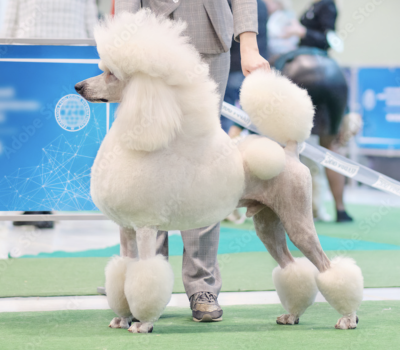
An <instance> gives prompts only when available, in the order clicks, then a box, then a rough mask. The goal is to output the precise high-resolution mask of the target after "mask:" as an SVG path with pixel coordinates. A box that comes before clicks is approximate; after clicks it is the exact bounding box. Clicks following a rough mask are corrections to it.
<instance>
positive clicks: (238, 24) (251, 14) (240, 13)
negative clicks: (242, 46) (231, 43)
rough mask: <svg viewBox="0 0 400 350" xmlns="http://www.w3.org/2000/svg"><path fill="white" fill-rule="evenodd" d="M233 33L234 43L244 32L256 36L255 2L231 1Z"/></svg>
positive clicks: (245, 0) (252, 0) (244, 0)
mask: <svg viewBox="0 0 400 350" xmlns="http://www.w3.org/2000/svg"><path fill="white" fill-rule="evenodd" d="M232 13H233V33H234V38H235V40H236V41H239V35H240V34H242V33H244V32H254V33H257V34H258V15H257V0H232Z"/></svg>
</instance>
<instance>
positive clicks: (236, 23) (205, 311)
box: [115, 0, 270, 322]
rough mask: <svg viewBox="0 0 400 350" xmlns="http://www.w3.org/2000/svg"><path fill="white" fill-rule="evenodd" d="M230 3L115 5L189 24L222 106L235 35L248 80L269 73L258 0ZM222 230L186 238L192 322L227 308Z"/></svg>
mask: <svg viewBox="0 0 400 350" xmlns="http://www.w3.org/2000/svg"><path fill="white" fill-rule="evenodd" d="M231 2H232V11H231V9H230V7H229V4H228V1H227V0H116V2H115V12H116V14H118V13H121V12H123V11H129V12H136V11H138V10H139V9H140V8H141V7H147V8H150V9H151V10H152V11H153V12H154V13H156V14H159V15H164V16H167V17H169V18H171V19H174V20H178V19H180V20H183V21H185V22H186V23H187V29H186V32H185V34H186V35H187V36H188V37H189V38H190V39H191V42H192V44H193V45H194V46H195V47H196V49H197V50H198V51H199V52H200V54H201V56H202V58H203V60H204V61H205V62H206V63H208V65H209V66H210V75H211V77H212V78H213V79H214V81H215V82H216V83H217V84H218V89H219V93H220V95H221V99H220V106H222V98H223V96H224V93H225V88H226V83H227V80H228V74H229V67H230V53H229V49H230V47H231V44H232V35H234V39H235V40H236V41H239V42H240V54H241V65H242V70H243V74H244V75H245V76H246V75H248V74H249V73H251V72H252V71H253V70H255V69H258V68H264V69H267V70H269V69H270V67H269V63H268V62H267V61H266V60H265V59H264V58H263V57H262V56H261V55H260V54H259V51H258V46H257V40H256V35H257V33H258V16H257V0H232V1H231ZM232 12H233V15H232ZM160 59H162V57H160ZM199 103H201V101H199ZM219 231H220V224H219V223H217V224H214V225H211V226H209V227H203V228H199V229H194V230H188V231H186V232H185V233H184V234H182V239H183V244H184V250H183V267H182V279H183V284H184V286H185V290H186V294H187V296H188V297H189V300H190V307H191V309H192V315H193V320H194V321H197V322H199V321H221V320H222V309H221V307H220V306H219V304H218V301H217V297H218V294H219V292H220V290H221V285H222V281H221V274H220V270H219V266H218V260H217V251H218V242H219ZM122 235H123V232H121V236H122ZM121 239H122V237H121ZM157 244H158V247H159V249H158V252H157V253H160V254H163V255H165V256H168V234H167V232H165V231H160V232H159V233H158V238H157Z"/></svg>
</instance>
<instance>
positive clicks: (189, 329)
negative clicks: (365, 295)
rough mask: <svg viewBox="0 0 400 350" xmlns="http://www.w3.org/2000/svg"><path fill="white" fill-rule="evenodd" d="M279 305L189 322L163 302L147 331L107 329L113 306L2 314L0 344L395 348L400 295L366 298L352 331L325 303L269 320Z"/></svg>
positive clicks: (46, 349)
mask: <svg viewBox="0 0 400 350" xmlns="http://www.w3.org/2000/svg"><path fill="white" fill-rule="evenodd" d="M283 312H284V310H283V309H282V307H281V306H280V305H251V306H227V307H224V320H223V321H222V322H218V323H195V322H193V321H192V320H191V317H190V310H188V309H180V308H167V309H166V310H165V312H164V314H163V316H162V317H161V319H160V320H159V321H158V322H157V323H156V324H155V327H154V331H153V333H151V334H131V333H129V332H128V331H127V330H124V329H111V328H108V327H107V326H108V323H109V322H110V320H111V319H112V317H114V314H113V312H112V311H111V310H89V311H74V310H69V311H56V312H24V313H2V314H0V348H1V349H2V350H15V349H17V350H19V349H24V350H25V349H27V350H28V349H41V350H54V349H57V350H70V349H76V350H121V349H137V350H142V349H143V350H153V349H157V350H158V349H162V350H169V349H171V350H187V349H218V350H225V349H226V350H232V349H248V350H258V349H263V350H264V349H296V350H302V349H307V350H320V349H324V350H331V349H332V350H337V349H351V350H377V349H385V350H392V349H393V350H394V349H398V348H399V343H400V332H399V327H398V325H399V316H400V302H399V301H380V302H377V301H375V302H364V303H363V304H362V305H361V308H360V310H359V312H358V315H359V319H360V322H359V325H358V328H357V329H355V330H345V331H344V330H337V329H335V328H334V325H335V323H336V321H337V319H338V318H339V317H340V315H339V314H338V313H337V312H336V311H335V310H333V309H332V308H331V307H330V306H329V304H327V303H317V304H315V305H313V306H312V307H310V308H309V309H308V310H307V311H306V313H305V314H304V315H303V316H302V317H301V319H300V324H299V325H296V326H280V325H277V324H276V323H275V319H276V317H277V316H279V315H280V314H282V313H283Z"/></svg>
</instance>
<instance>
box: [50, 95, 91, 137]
mask: <svg viewBox="0 0 400 350" xmlns="http://www.w3.org/2000/svg"><path fill="white" fill-rule="evenodd" d="M55 115H56V121H57V123H58V125H60V126H61V127H62V128H63V129H64V130H67V131H71V132H75V131H79V130H82V129H83V128H84V127H85V126H86V125H87V124H88V123H89V120H90V107H89V104H88V103H87V102H86V100H85V99H83V98H82V97H81V96H79V95H73V94H71V95H66V96H64V97H62V98H61V99H60V100H59V101H58V102H57V105H56V110H55Z"/></svg>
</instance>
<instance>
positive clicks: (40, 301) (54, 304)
mask: <svg viewBox="0 0 400 350" xmlns="http://www.w3.org/2000/svg"><path fill="white" fill-rule="evenodd" d="M387 300H400V288H366V289H364V301H387ZM218 301H219V303H220V305H221V306H230V305H266V304H279V303H280V301H279V298H278V295H277V293H276V292H275V291H267V292H231V293H221V294H220V295H219V297H218ZM316 302H326V300H325V299H324V297H323V296H322V295H321V294H320V293H318V295H317V299H316ZM168 306H174V307H184V308H189V301H188V298H187V296H186V294H173V295H172V298H171V301H170V302H169V304H168ZM107 309H109V306H108V303H107V298H106V297H105V296H103V295H95V296H71V297H30V298H20V297H18V298H0V312H29V311H58V310H107Z"/></svg>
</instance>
